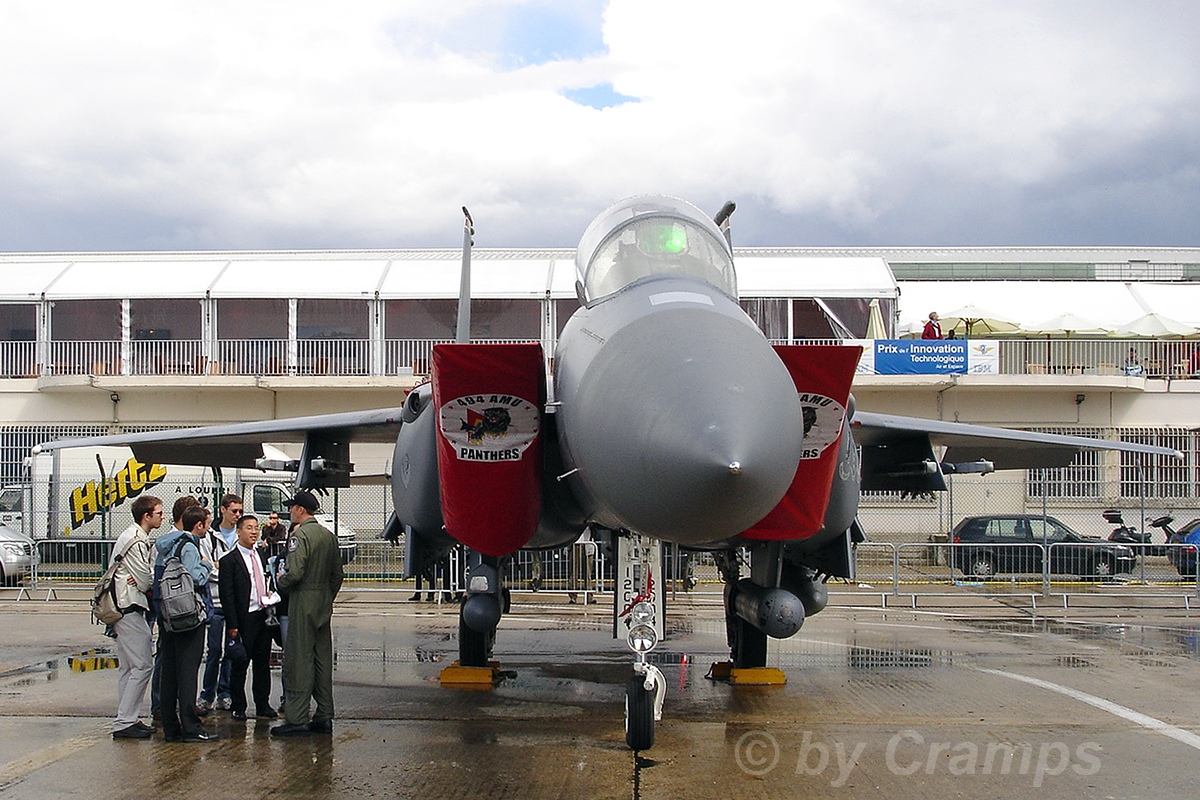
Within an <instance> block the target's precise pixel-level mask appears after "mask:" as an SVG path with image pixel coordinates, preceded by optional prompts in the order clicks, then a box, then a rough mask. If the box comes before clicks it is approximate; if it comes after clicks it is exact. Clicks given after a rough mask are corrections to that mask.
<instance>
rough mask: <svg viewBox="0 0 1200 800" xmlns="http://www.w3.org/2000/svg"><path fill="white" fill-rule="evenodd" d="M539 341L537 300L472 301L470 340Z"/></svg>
mask: <svg viewBox="0 0 1200 800" xmlns="http://www.w3.org/2000/svg"><path fill="white" fill-rule="evenodd" d="M541 337H542V306H541V303H540V302H538V301H537V300H472V301H471V338H473V339H520V340H533V341H537V340H539V339H541Z"/></svg>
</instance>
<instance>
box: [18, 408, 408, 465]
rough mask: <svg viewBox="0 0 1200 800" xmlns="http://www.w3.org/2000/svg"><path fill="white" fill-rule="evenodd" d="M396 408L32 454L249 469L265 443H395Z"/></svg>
mask: <svg viewBox="0 0 1200 800" xmlns="http://www.w3.org/2000/svg"><path fill="white" fill-rule="evenodd" d="M400 412H401V409H400V408H378V409H371V410H368V411H347V412H342V413H338V414H317V415H314V416H309V417H292V418H290V419H269V420H260V421H256V422H235V423H230V424H228V425H208V426H205V427H200V428H175V429H170V430H161V431H150V432H146V433H125V434H115V435H112V436H92V437H88V438H83V439H60V440H58V441H54V442H46V443H44V444H39V445H38V446H37V447H35V448H34V453H35V454H37V453H46V452H50V451H53V450H65V449H67V448H72V447H100V446H112V445H124V446H127V447H129V448H130V449H132V450H133V454H134V455H135V456H137V458H138V460H140V461H144V462H145V463H147V464H192V465H198V466H213V467H242V468H246V469H253V468H255V467H256V466H257V465H256V464H255V462H256V461H257V460H258V459H260V458H262V457H263V444H264V443H284V442H306V441H308V440H309V439H310V437H312V436H317V437H320V438H322V439H325V440H337V441H339V442H352V441H353V442H386V443H392V442H395V441H396V435H397V434H398V433H399V431H400Z"/></svg>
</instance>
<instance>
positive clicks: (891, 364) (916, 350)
mask: <svg viewBox="0 0 1200 800" xmlns="http://www.w3.org/2000/svg"><path fill="white" fill-rule="evenodd" d="M861 343H862V344H863V345H864V348H865V349H864V352H863V358H862V361H860V362H859V367H858V371H859V372H860V373H866V374H868V375H869V374H875V375H996V374H998V373H999V372H1000V369H999V367H1000V358H999V356H1000V349H999V347H998V343H997V342H995V341H991V340H983V339H878V340H875V341H871V340H865V341H862V342H861Z"/></svg>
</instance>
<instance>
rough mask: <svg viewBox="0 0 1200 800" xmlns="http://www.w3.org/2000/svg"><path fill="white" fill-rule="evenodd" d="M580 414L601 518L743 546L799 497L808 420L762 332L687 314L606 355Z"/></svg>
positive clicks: (625, 333) (656, 322) (613, 342)
mask: <svg viewBox="0 0 1200 800" xmlns="http://www.w3.org/2000/svg"><path fill="white" fill-rule="evenodd" d="M579 401H580V402H579V403H577V404H576V407H575V408H574V409H572V410H571V424H570V430H571V433H570V442H571V448H572V453H573V455H574V458H575V463H576V466H577V467H578V468H579V470H580V473H581V479H582V480H583V481H584V482H585V483H586V484H587V486H588V488H589V490H590V492H591V494H592V495H593V497H594V498H596V501H597V502H598V503H599V505H600V507H601V509H602V511H603V512H604V513H603V515H602V516H603V517H604V518H607V519H610V520H613V521H615V523H616V524H618V525H619V526H621V527H626V528H629V529H630V530H635V531H639V532H642V533H647V534H651V535H654V536H658V537H662V538H666V539H668V540H672V541H679V542H684V543H695V544H699V543H701V542H710V541H715V540H718V539H724V538H727V537H730V536H735V535H737V534H739V533H741V532H742V531H744V530H746V529H747V528H749V527H750V526H752V525H753V524H754V523H756V522H758V521H759V520H760V519H762V518H763V517H764V516H766V514H767V513H768V512H769V511H770V510H771V509H772V508H774V507H775V505H776V504H777V503H778V502H779V500H780V499H781V498H782V497H783V494H784V492H786V491H787V488H788V486H790V485H791V482H792V478H793V477H794V476H795V474H796V467H797V465H798V463H799V460H800V449H801V443H802V440H803V420H802V416H801V411H800V403H799V399H798V397H797V394H796V388H795V385H794V384H793V382H792V380H791V377H790V376H789V375H788V372H787V369H786V368H785V367H784V366H783V364H782V362H780V361H779V359H778V357H777V356H776V355H775V352H774V351H773V350H772V349H771V348H770V346H769V345H768V344H767V342H766V340H765V339H763V337H762V335H761V334H760V333H759V332H758V331H757V330H756V329H754V328H751V327H750V326H748V325H746V324H744V323H743V322H741V321H739V320H736V319H734V318H732V317H728V316H722V315H718V314H713V313H711V312H708V313H705V312H703V311H701V310H691V309H678V310H674V311H671V312H668V313H659V314H655V315H652V316H649V317H645V318H642V319H639V320H637V321H636V322H634V323H631V324H630V325H627V326H625V327H624V328H622V329H621V330H620V331H619V332H618V333H617V334H616V335H614V336H613V337H612V338H611V339H609V341H607V342H606V343H605V345H604V346H603V347H602V348H601V350H600V352H599V353H598V354H597V356H596V357H595V359H594V360H593V362H592V364H591V365H590V366H589V368H588V372H587V374H586V375H585V376H584V379H583V381H582V382H581V384H580V392H579Z"/></svg>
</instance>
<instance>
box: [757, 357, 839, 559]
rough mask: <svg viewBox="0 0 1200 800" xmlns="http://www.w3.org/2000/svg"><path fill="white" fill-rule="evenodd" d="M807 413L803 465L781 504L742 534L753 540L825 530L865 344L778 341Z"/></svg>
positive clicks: (801, 456)
mask: <svg viewBox="0 0 1200 800" xmlns="http://www.w3.org/2000/svg"><path fill="white" fill-rule="evenodd" d="M775 352H776V353H777V354H778V355H779V357H780V359H782V360H783V363H784V365H785V366H786V367H787V368H788V372H790V373H791V375H792V381H793V382H794V383H795V384H796V391H797V392H798V393H799V395H800V406H801V412H802V413H803V415H804V447H803V450H802V451H801V454H800V466H799V467H797V469H796V477H795V478H794V479H793V480H792V485H791V487H790V488H789V489H788V491H787V494H785V495H784V496H783V499H782V500H780V501H779V505H777V506H775V508H774V510H772V511H771V513H769V514H767V516H765V517H763V519H761V520H760V521H759V522H758V523H757V524H755V525H754V527H752V528H750V530H748V531H746V532H745V533H743V534H742V536H745V537H746V538H748V539H767V540H774V539H803V538H807V537H809V536H812V535H813V534H814V533H816V532H817V531H819V530H821V525H822V523H823V522H824V520H825V507H826V506H827V505H828V503H829V487H830V486H831V485H832V483H833V471H834V470H835V469H836V468H837V457H838V442H839V440H840V439H841V436H842V434H843V429H844V427H845V426H844V422H845V418H846V402H847V401H848V400H849V399H850V384H851V383H852V382H853V381H854V370H855V368H856V367H857V366H858V359H859V356H861V355H862V348H861V347H847V346H845V345H776V346H775Z"/></svg>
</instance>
